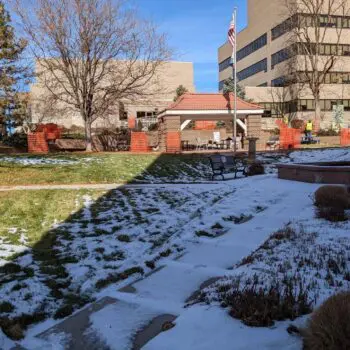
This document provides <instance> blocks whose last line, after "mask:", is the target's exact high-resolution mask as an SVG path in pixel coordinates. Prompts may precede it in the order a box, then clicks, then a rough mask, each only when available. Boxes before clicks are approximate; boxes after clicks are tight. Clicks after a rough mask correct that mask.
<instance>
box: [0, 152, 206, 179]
mask: <svg viewBox="0 0 350 350" xmlns="http://www.w3.org/2000/svg"><path fill="white" fill-rule="evenodd" d="M12 157H13V156H12ZM25 157H28V155H25ZM40 157H42V156H40ZM48 158H50V159H52V158H58V159H74V160H77V159H79V158H96V161H89V162H86V161H84V160H81V162H79V163H78V164H74V165H57V164H56V165H55V164H46V165H27V166H25V165H20V164H18V163H17V164H14V163H8V162H1V157H0V186H13V185H27V184H82V183H91V184H93V183H125V182H131V181H133V180H135V179H136V180H147V176H149V175H150V176H152V177H153V178H157V179H160V180H161V179H165V178H167V179H168V180H175V181H176V180H178V179H179V177H181V176H187V177H190V178H191V179H200V178H203V177H205V174H204V173H203V170H202V168H203V162H206V160H205V159H204V160H203V158H198V157H196V158H193V157H191V156H175V155H156V154H145V155H133V154H125V153H124V154H122V153H120V154H119V153H114V154H106V153H105V154H92V155H86V154H70V155H64V156H62V155H60V156H58V155H49V156H48ZM194 168H196V169H194Z"/></svg>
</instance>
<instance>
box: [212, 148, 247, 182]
mask: <svg viewBox="0 0 350 350" xmlns="http://www.w3.org/2000/svg"><path fill="white" fill-rule="evenodd" d="M209 160H210V165H211V169H212V172H213V175H212V177H211V179H212V180H214V179H215V177H217V176H221V177H222V180H225V175H227V174H234V175H235V179H236V178H237V174H239V173H242V175H244V176H247V168H248V166H247V163H246V162H245V160H244V159H241V158H235V157H233V156H224V155H220V154H216V155H212V156H210V157H209Z"/></svg>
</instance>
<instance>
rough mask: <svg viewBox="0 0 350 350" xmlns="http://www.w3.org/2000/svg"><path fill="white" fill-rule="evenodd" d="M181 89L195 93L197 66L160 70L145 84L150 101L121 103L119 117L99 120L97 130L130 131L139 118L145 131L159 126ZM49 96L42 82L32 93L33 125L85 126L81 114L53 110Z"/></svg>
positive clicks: (169, 65) (180, 64)
mask: <svg viewBox="0 0 350 350" xmlns="http://www.w3.org/2000/svg"><path fill="white" fill-rule="evenodd" d="M38 70H39V68H38V67H37V71H38ZM155 85H156V86H157V89H156V90H154V89H155ZM179 85H183V86H184V87H185V88H186V89H187V90H188V91H189V92H195V85H194V69H193V63H192V62H176V61H171V62H165V63H164V64H163V65H162V66H161V67H160V68H159V71H158V73H157V74H156V76H155V77H154V79H153V81H150V82H149V83H147V84H145V90H146V91H147V94H148V95H149V97H147V99H146V98H144V99H139V100H132V101H131V100H123V101H120V103H119V108H118V110H116V112H115V114H113V115H109V116H105V117H103V118H99V119H97V120H96V121H95V122H94V123H93V128H120V127H127V126H128V120H129V119H133V118H136V122H137V123H138V122H141V124H142V126H143V127H148V126H150V125H151V124H153V123H155V122H157V118H156V114H157V113H158V111H161V110H163V109H165V108H166V107H167V106H168V105H169V104H171V103H172V102H173V100H174V97H175V93H176V89H177V88H178V87H179ZM152 90H153V91H152ZM154 91H156V92H154ZM48 94H49V92H48V91H47V89H46V88H45V86H44V84H43V83H42V82H41V81H40V78H38V79H37V81H36V82H35V84H33V85H32V86H31V89H30V100H31V115H32V122H33V123H56V124H58V125H62V126H64V127H66V128H68V129H69V128H74V127H79V128H82V127H83V126H84V123H83V120H82V118H81V116H80V114H79V111H73V110H71V109H67V110H64V108H60V109H61V110H63V112H60V113H57V112H56V111H53V110H51V108H50V106H48V105H47V104H46V103H45V101H46V100H48V99H47V97H48ZM61 107H64V106H61Z"/></svg>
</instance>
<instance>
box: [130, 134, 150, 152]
mask: <svg viewBox="0 0 350 350" xmlns="http://www.w3.org/2000/svg"><path fill="white" fill-rule="evenodd" d="M150 150H151V148H150V147H149V146H148V137H147V134H146V133H145V132H142V131H141V132H131V141H130V151H131V152H135V153H138V152H149V151H150Z"/></svg>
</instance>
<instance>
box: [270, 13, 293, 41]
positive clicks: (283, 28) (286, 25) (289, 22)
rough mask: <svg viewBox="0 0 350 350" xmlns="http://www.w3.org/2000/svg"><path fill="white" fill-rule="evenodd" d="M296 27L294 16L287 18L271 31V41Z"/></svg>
mask: <svg viewBox="0 0 350 350" xmlns="http://www.w3.org/2000/svg"><path fill="white" fill-rule="evenodd" d="M295 25H296V16H293V17H289V18H288V19H286V20H285V21H284V22H282V23H280V24H279V25H277V26H276V27H274V28H272V30H271V39H272V40H275V39H277V38H279V37H280V36H282V35H283V34H285V33H287V32H289V31H291V30H292V28H293V27H295Z"/></svg>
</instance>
